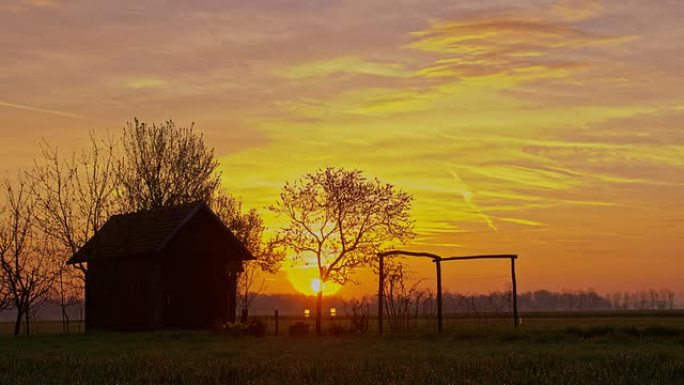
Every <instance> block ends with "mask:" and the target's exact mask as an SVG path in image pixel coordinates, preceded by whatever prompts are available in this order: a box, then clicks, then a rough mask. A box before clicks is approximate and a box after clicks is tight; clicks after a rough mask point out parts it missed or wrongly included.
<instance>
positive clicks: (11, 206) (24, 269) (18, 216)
mask: <svg viewBox="0 0 684 385" xmlns="http://www.w3.org/2000/svg"><path fill="white" fill-rule="evenodd" d="M4 187H5V190H6V203H5V204H6V205H7V207H6V210H4V212H5V214H4V215H3V218H2V220H1V221H0V267H1V268H2V271H3V275H4V276H5V279H6V280H7V289H8V292H9V297H10V300H11V302H12V305H13V307H14V309H15V310H16V311H17V316H16V321H15V324H14V334H15V335H18V334H19V333H20V331H21V322H22V319H24V320H25V326H26V334H30V330H31V328H30V320H31V318H30V317H31V314H32V313H33V311H34V310H35V308H36V307H37V306H38V305H40V304H41V303H42V301H44V300H45V298H46V296H47V294H48V291H49V290H50V288H51V287H52V284H53V282H54V280H55V277H57V275H58V272H57V271H56V270H55V263H54V262H53V261H52V260H51V258H52V256H53V255H54V254H53V250H52V249H51V244H50V242H49V239H48V238H47V237H45V236H42V234H40V233H39V232H38V231H36V229H35V211H36V206H37V201H36V199H35V196H34V194H33V191H32V186H31V185H30V184H29V183H28V182H26V180H25V179H24V178H22V177H20V178H18V181H17V182H16V186H13V185H12V183H11V182H9V181H5V183H4Z"/></svg>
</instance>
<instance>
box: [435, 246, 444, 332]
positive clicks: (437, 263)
mask: <svg viewBox="0 0 684 385" xmlns="http://www.w3.org/2000/svg"><path fill="white" fill-rule="evenodd" d="M434 262H435V267H436V269H437V333H441V332H442V330H443V329H444V319H443V317H444V316H443V314H442V261H441V259H437V258H436V259H434Z"/></svg>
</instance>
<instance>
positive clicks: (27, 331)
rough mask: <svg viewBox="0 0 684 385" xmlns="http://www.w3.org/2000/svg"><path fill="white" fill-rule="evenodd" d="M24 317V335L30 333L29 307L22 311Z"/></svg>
mask: <svg viewBox="0 0 684 385" xmlns="http://www.w3.org/2000/svg"><path fill="white" fill-rule="evenodd" d="M24 319H25V320H26V324H25V325H24V327H25V328H26V335H27V336H30V335H31V309H30V308H29V309H28V310H26V311H25V312H24Z"/></svg>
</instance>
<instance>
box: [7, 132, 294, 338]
mask: <svg viewBox="0 0 684 385" xmlns="http://www.w3.org/2000/svg"><path fill="white" fill-rule="evenodd" d="M17 175H18V177H17V178H14V179H12V180H11V181H10V180H7V181H5V182H4V183H3V187H4V190H5V194H4V195H3V196H2V198H1V200H0V231H1V232H2V234H0V235H2V244H1V245H0V256H1V257H2V259H1V260H0V261H2V265H1V266H2V269H1V270H0V311H2V310H4V309H7V308H11V309H13V310H14V311H15V314H16V322H15V323H16V330H17V333H18V331H19V325H20V322H21V320H24V322H25V323H26V324H27V325H26V326H27V327H26V328H25V330H26V333H29V332H30V330H31V329H30V327H29V325H28V322H29V320H30V317H31V316H32V315H34V314H35V313H36V311H37V309H38V308H39V306H40V305H41V304H42V303H44V302H47V301H50V302H52V303H59V305H60V307H61V317H62V321H63V327H62V328H63V331H64V332H69V321H70V315H71V314H73V312H72V311H70V309H69V308H70V307H78V306H80V304H82V302H83V291H84V276H85V272H86V266H85V264H82V263H76V264H74V265H72V266H66V265H65V261H66V260H67V259H68V258H69V257H71V256H72V255H74V254H75V253H76V252H77V251H78V250H79V249H80V248H81V247H82V246H83V245H84V244H85V242H86V241H87V240H88V239H90V238H91V237H92V236H93V235H94V233H95V232H96V231H97V230H98V229H99V228H100V227H101V226H102V225H103V224H104V223H105V221H106V220H107V219H108V218H109V217H110V216H111V215H114V214H121V213H128V212H132V211H138V210H148V209H154V208H158V207H162V206H169V205H178V204H183V203H190V202H196V201H200V200H201V201H204V202H206V203H208V204H209V205H210V207H211V208H212V209H213V210H215V211H216V212H217V213H218V215H219V216H220V217H221V219H222V220H223V221H224V222H225V223H226V224H227V225H228V226H229V227H230V228H231V230H233V232H234V233H235V234H236V235H237V236H238V237H239V238H240V240H241V241H242V242H243V243H244V244H245V246H246V247H247V249H248V250H249V251H250V252H251V253H252V254H253V255H254V256H255V257H256V258H257V260H256V261H254V262H252V263H250V264H248V265H247V266H246V268H245V272H244V273H243V274H240V275H239V277H238V282H239V284H238V285H239V287H240V290H239V292H240V294H241V295H240V299H241V305H242V308H243V309H245V310H246V309H247V308H248V307H249V306H250V304H251V302H252V301H253V298H254V296H255V295H256V294H258V292H259V290H258V285H255V282H257V283H258V281H259V279H260V278H259V276H258V275H259V272H261V271H267V272H274V271H276V270H277V269H278V268H279V263H280V261H281V260H282V258H283V257H284V254H283V253H282V252H280V251H278V250H277V248H276V247H275V244H274V243H269V242H265V241H264V240H263V234H264V225H263V221H262V219H261V217H260V216H259V214H258V212H256V211H255V210H249V211H245V210H243V208H242V205H241V203H240V202H239V200H238V199H236V198H235V197H233V196H231V195H230V194H229V193H227V192H226V191H224V190H222V189H221V185H220V181H221V174H220V172H219V170H218V161H217V160H216V158H215V156H214V151H213V149H212V148H211V147H209V146H207V145H206V144H205V142H204V140H203V137H202V135H201V134H199V133H197V132H196V131H195V130H194V128H193V127H192V126H190V127H178V126H176V125H175V123H173V122H172V121H167V122H164V123H160V124H156V123H153V124H147V123H144V122H140V121H138V120H137V119H135V120H134V121H133V122H132V123H128V124H127V125H126V127H125V128H124V129H123V131H122V133H121V136H120V137H116V136H112V135H109V136H108V137H106V138H104V139H100V138H97V137H95V136H94V135H91V137H90V143H89V145H88V146H86V147H84V148H82V149H79V150H76V151H74V152H73V153H68V154H61V153H60V152H59V151H58V149H57V148H56V147H54V146H52V145H50V143H49V142H47V141H45V142H44V143H42V145H41V153H40V156H39V157H38V158H37V159H36V160H35V162H34V165H33V167H32V168H31V169H30V170H28V171H26V172H18V173H17Z"/></svg>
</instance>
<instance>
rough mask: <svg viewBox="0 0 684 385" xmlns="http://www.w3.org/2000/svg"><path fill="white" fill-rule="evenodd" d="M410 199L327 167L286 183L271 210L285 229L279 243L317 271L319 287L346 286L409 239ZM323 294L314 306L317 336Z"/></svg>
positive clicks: (375, 182)
mask: <svg viewBox="0 0 684 385" xmlns="http://www.w3.org/2000/svg"><path fill="white" fill-rule="evenodd" d="M412 200H413V198H412V197H411V195H409V194H407V193H405V192H403V191H398V190H396V189H395V188H394V186H392V185H390V184H385V183H381V182H380V181H379V180H377V179H370V180H369V179H367V178H366V177H364V176H363V174H362V173H361V171H358V170H351V171H348V170H345V169H342V168H332V167H329V168H326V169H321V170H318V171H316V172H314V173H309V174H306V175H305V176H304V177H302V178H301V179H298V180H296V181H295V182H293V183H289V182H288V183H286V184H285V186H284V187H283V190H282V192H281V193H280V200H279V201H278V202H277V203H276V204H275V205H274V206H272V207H271V210H272V211H274V212H275V213H276V214H278V215H282V216H285V217H286V218H287V219H288V220H289V225H288V226H287V227H285V228H283V229H281V230H280V231H279V240H280V242H282V244H283V245H285V246H286V247H287V248H289V249H291V250H293V251H294V252H295V253H296V257H295V258H296V259H298V260H299V261H300V262H302V261H303V262H304V263H307V264H308V263H313V264H315V265H316V267H317V268H318V275H319V279H320V281H321V286H323V285H324V284H325V282H327V281H334V282H337V283H340V284H344V283H346V281H347V280H348V279H349V277H350V273H351V272H352V271H353V270H354V269H355V268H357V267H359V266H364V265H365V266H368V265H372V264H373V263H374V262H375V259H376V258H375V255H376V253H377V252H378V251H379V250H380V249H381V248H383V247H391V246H392V244H393V243H403V242H405V241H407V240H408V239H410V238H411V237H412V236H413V231H412V229H413V221H412V220H411V217H410V215H409V209H410V207H411V202H412ZM322 303H323V291H322V290H319V292H318V298H317V302H316V332H317V333H318V334H320V333H321V318H322V314H321V310H322Z"/></svg>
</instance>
